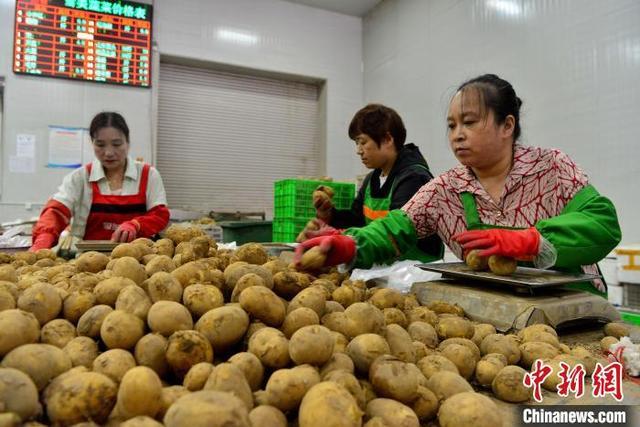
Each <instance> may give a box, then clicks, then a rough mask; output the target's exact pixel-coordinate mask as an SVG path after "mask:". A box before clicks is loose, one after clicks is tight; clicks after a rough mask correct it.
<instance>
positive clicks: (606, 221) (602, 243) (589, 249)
mask: <svg viewBox="0 0 640 427" xmlns="http://www.w3.org/2000/svg"><path fill="white" fill-rule="evenodd" d="M536 228H537V229H538V231H539V232H540V234H541V235H542V236H543V237H544V238H545V239H547V240H548V241H549V242H550V243H551V244H552V245H553V246H554V247H555V249H556V251H557V252H558V259H557V260H556V264H555V266H556V267H559V268H571V267H577V266H580V265H589V264H594V263H596V262H598V261H600V260H601V259H603V258H604V257H605V256H607V254H608V253H609V252H611V250H612V249H613V248H614V247H615V246H616V245H617V244H618V243H619V242H620V238H621V232H620V225H619V224H618V217H617V215H616V209H615V207H614V206H613V203H611V201H610V200H609V199H607V198H606V197H603V196H601V195H600V193H598V191H597V190H596V189H595V188H594V187H593V186H591V185H587V186H586V187H584V188H583V189H582V190H580V191H579V192H578V193H577V194H576V195H575V196H574V197H573V199H571V201H570V202H569V203H568V204H567V205H566V206H565V208H564V209H563V210H562V212H561V213H560V215H558V216H555V217H553V218H547V219H543V220H542V221H539V222H538V223H537V224H536Z"/></svg>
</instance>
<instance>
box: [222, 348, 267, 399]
mask: <svg viewBox="0 0 640 427" xmlns="http://www.w3.org/2000/svg"><path fill="white" fill-rule="evenodd" d="M228 362H229V363H231V364H232V365H235V366H237V367H238V368H240V370H241V371H242V372H243V373H244V376H245V377H246V379H247V382H248V383H249V387H251V390H253V391H255V390H258V389H259V388H260V385H261V384H262V379H263V377H264V367H263V366H262V363H261V362H260V359H258V357H257V356H256V355H255V354H253V353H249V352H242V353H236V354H234V355H233V356H231V357H230V358H229V360H228Z"/></svg>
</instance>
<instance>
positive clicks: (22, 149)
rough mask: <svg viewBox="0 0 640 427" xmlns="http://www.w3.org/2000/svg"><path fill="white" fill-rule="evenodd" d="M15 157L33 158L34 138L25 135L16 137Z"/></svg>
mask: <svg viewBox="0 0 640 427" xmlns="http://www.w3.org/2000/svg"><path fill="white" fill-rule="evenodd" d="M16 156H17V157H35V156H36V136H35V135H29V134H25V133H21V134H18V135H17V136H16Z"/></svg>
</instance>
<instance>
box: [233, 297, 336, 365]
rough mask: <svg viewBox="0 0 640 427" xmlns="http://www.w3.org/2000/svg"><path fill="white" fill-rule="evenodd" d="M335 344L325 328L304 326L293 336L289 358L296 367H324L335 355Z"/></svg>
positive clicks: (329, 332)
mask: <svg viewBox="0 0 640 427" xmlns="http://www.w3.org/2000/svg"><path fill="white" fill-rule="evenodd" d="M243 295H244V294H243ZM334 344H335V343H334V340H333V335H332V334H331V331H330V330H329V329H327V328H325V327H324V326H320V325H309V326H303V327H302V328H300V329H298V330H297V331H296V332H294V334H293V335H292V336H291V340H290V341H289V356H290V357H291V360H293V362H294V363H295V364H296V365H303V364H310V365H316V366H319V365H323V364H324V363H326V362H327V361H328V360H329V358H330V357H331V355H332V354H333V346H334Z"/></svg>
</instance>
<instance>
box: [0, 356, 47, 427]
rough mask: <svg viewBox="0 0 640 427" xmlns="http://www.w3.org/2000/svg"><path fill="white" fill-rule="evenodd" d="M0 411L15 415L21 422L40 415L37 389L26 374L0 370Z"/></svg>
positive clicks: (15, 370)
mask: <svg viewBox="0 0 640 427" xmlns="http://www.w3.org/2000/svg"><path fill="white" fill-rule="evenodd" d="M0 409H1V410H2V412H13V413H15V414H17V415H18V416H19V417H20V419H21V420H22V421H26V420H29V419H31V418H34V417H36V416H37V415H39V414H40V412H41V411H42V407H41V406H40V403H39V402H38V389H37V388H36V386H35V384H34V383H33V381H32V380H31V378H29V376H27V374H25V373H24V372H22V371H20V370H18V369H14V368H0ZM19 421H20V420H19ZM17 425H20V423H19V422H18V424H17Z"/></svg>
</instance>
